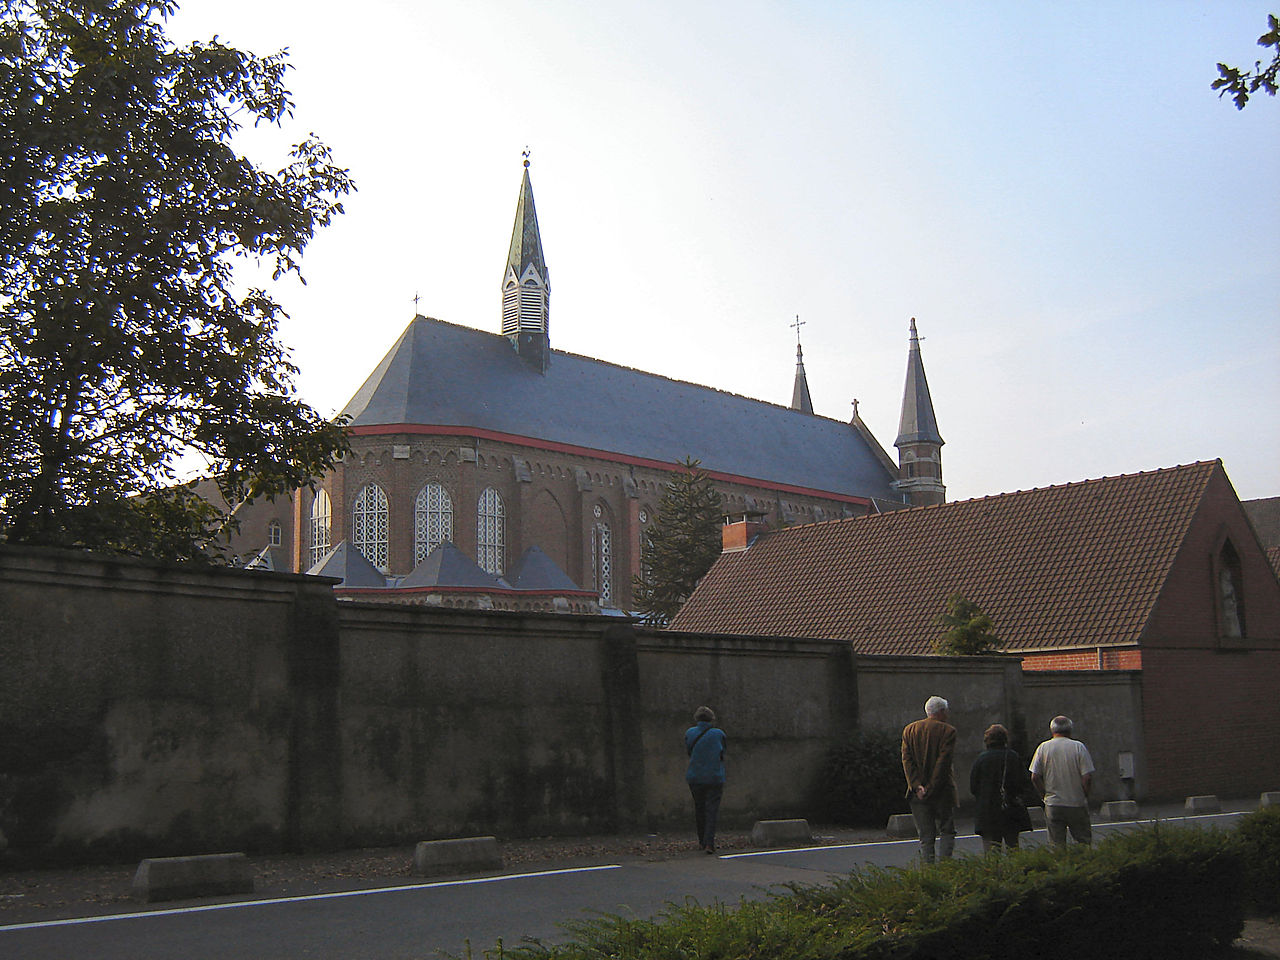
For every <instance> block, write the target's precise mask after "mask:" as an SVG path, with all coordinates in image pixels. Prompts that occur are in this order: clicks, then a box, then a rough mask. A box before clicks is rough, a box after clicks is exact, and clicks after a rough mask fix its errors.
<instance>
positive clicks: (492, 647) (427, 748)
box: [0, 546, 1274, 862]
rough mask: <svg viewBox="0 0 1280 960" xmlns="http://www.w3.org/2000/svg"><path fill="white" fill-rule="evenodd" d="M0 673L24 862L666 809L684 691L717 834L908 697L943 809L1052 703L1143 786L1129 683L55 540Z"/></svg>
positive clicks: (10, 563)
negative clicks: (57, 546)
mask: <svg viewBox="0 0 1280 960" xmlns="http://www.w3.org/2000/svg"><path fill="white" fill-rule="evenodd" d="M0 663H3V664H4V674H3V679H2V680H0V831H2V832H3V834H4V836H5V837H6V838H7V840H8V844H9V853H10V856H12V857H15V858H18V859H20V860H21V859H24V858H25V860H26V861H27V862H51V861H53V860H55V859H57V858H59V857H61V858H63V859H66V860H89V859H109V858H122V859H131V858H136V857H141V856H164V855H179V854H189V853H207V852H210V851H219V850H234V849H245V850H250V851H271V850H320V849H324V848H327V847H335V846H339V845H368V844H382V843H394V842H407V841H409V840H417V839H429V838H435V837H448V836H458V835H465V834H477V833H484V834H496V835H498V836H522V835H523V836H528V835H548V834H573V833H583V832H605V831H612V830H625V829H652V828H655V827H657V826H659V825H669V824H683V823H684V821H685V820H686V819H687V818H688V816H689V801H688V795H687V789H686V787H685V785H684V782H683V770H684V765H685V755H684V750H683V745H682V734H683V732H684V730H685V729H686V728H687V727H688V726H689V725H690V723H691V717H692V713H693V710H694V708H696V707H697V706H699V705H702V704H706V705H709V706H711V707H712V708H713V709H715V710H716V711H717V713H718V715H719V722H720V724H721V725H722V726H723V727H724V729H725V730H726V731H727V734H728V742H729V752H728V767H729V778H730V783H729V788H728V790H727V791H726V794H725V802H724V808H723V809H724V819H725V821H726V823H728V824H739V825H745V824H749V823H751V822H752V821H753V820H755V819H758V818H764V817H804V816H811V815H812V813H811V811H812V810H813V809H814V808H815V804H814V785H815V778H816V776H817V773H818V771H819V769H820V766H821V762H822V757H823V755H824V753H825V752H826V750H827V749H828V748H829V747H830V746H832V745H833V744H836V743H838V742H840V741H841V740H842V739H843V738H845V737H848V736H849V735H850V734H851V733H852V732H853V731H854V730H856V729H857V728H858V727H859V726H861V727H862V728H865V729H869V730H890V731H896V730H899V729H900V728H901V727H902V726H903V725H904V724H905V723H907V722H909V721H911V720H913V719H916V718H917V717H919V716H920V715H921V714H922V707H923V703H924V700H925V699H926V698H927V697H928V696H930V695H932V694H938V695H941V696H944V697H946V698H947V699H949V700H950V701H951V703H952V707H953V717H952V719H953V721H954V722H955V723H956V725H957V726H958V727H959V729H960V741H959V750H958V755H957V761H956V771H957V779H958V781H959V783H960V787H961V790H960V794H961V798H962V800H967V799H968V792H967V789H965V788H966V787H967V774H968V769H969V766H970V764H971V763H972V760H973V758H974V757H975V756H976V755H977V753H978V752H979V751H980V750H981V748H982V731H983V730H984V729H985V728H986V726H987V725H988V724H990V723H993V722H997V721H999V722H1003V723H1005V724H1006V725H1007V726H1009V727H1010V729H1011V730H1012V731H1013V732H1014V738H1015V743H1018V744H1020V745H1022V747H1023V749H1024V750H1029V749H1030V748H1031V747H1034V745H1035V743H1037V742H1038V741H1039V739H1041V738H1042V735H1043V734H1042V731H1043V728H1044V727H1045V725H1046V724H1047V721H1048V718H1049V717H1051V716H1053V715H1054V714H1055V713H1059V712H1062V713H1066V714H1068V715H1069V716H1072V717H1073V719H1075V720H1076V722H1077V725H1078V727H1077V729H1078V732H1079V733H1080V735H1081V737H1082V739H1084V740H1085V741H1086V742H1087V743H1088V744H1089V746H1090V748H1091V750H1093V752H1094V757H1095V759H1096V761H1097V762H1098V766H1099V769H1100V771H1103V773H1101V774H1100V776H1099V790H1098V791H1097V792H1095V798H1096V799H1110V798H1114V797H1121V796H1127V795H1128V794H1127V792H1126V790H1127V786H1126V785H1125V784H1121V783H1120V782H1119V779H1118V777H1117V776H1113V775H1112V774H1113V773H1114V771H1115V765H1116V755H1117V753H1118V752H1119V751H1121V750H1132V751H1133V752H1134V753H1135V754H1136V755H1137V756H1138V757H1139V777H1138V780H1137V782H1136V787H1137V789H1138V797H1139V798H1141V796H1142V789H1143V785H1144V781H1143V777H1144V776H1145V774H1144V773H1143V772H1142V770H1143V768H1142V767H1141V757H1142V754H1143V751H1144V749H1145V746H1144V744H1143V743H1142V742H1141V740H1140V737H1141V730H1142V721H1141V709H1142V704H1141V696H1140V693H1141V690H1140V682H1141V679H1140V675H1139V674H1137V673H1111V674H1096V673H1076V674H1053V673H1048V672H1042V673H1036V674H1034V675H1033V674H1026V675H1024V674H1022V672H1021V671H1020V669H1019V665H1018V661H1017V660H1015V659H1012V658H1002V657H970V658H938V657H858V656H854V655H853V654H852V653H851V652H850V649H849V647H848V646H847V645H846V644H844V643H841V642H837V641H827V640H804V639H789V638H770V637H740V636H707V635H697V634H678V633H667V632H662V631H655V630H649V629H643V628H638V627H636V626H634V625H632V624H631V623H629V622H628V621H624V620H619V619H618V618H612V617H602V616H595V617H591V616H584V617H560V616H554V615H544V614H531V613H517V612H495V611H479V610H450V609H440V608H436V607H430V606H415V605H394V604H383V603H377V604H375V603H359V602H351V601H337V600H335V599H334V597H333V594H332V589H331V581H327V580H323V579H319V578H313V577H302V576H297V575H293V574H281V573H268V572H263V571H244V570H237V569H226V568H217V569H201V568H194V567H171V566H164V565H160V564H151V563H144V562H140V561H128V560H118V559H104V558H101V557H94V556H90V555H87V554H81V553H72V552H61V551H52V550H29V549H21V550H20V549H17V548H12V547H6V546H0ZM1107 771H1110V772H1107ZM1187 776H1193V771H1192V772H1188V773H1187ZM1223 783H1225V781H1223V782H1221V783H1220V782H1219V781H1214V782H1207V781H1205V782H1197V784H1196V789H1195V791H1194V792H1203V793H1211V792H1224V793H1225V792H1226V791H1225V790H1224V789H1223V785H1222V784H1223ZM1273 786H1274V785H1273Z"/></svg>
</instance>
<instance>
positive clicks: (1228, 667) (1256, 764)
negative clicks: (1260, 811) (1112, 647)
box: [1142, 649, 1280, 798]
mask: <svg viewBox="0 0 1280 960" xmlns="http://www.w3.org/2000/svg"><path fill="white" fill-rule="evenodd" d="M1142 674H1143V676H1142V680H1143V682H1142V690H1143V702H1142V714H1143V726H1144V728H1145V730H1146V746H1147V778H1148V790H1149V794H1150V796H1152V797H1170V798H1181V797H1186V796H1194V795H1196V794H1201V793H1215V794H1219V795H1226V796H1237V797H1247V796H1253V797H1256V796H1257V795H1258V794H1259V793H1261V792H1263V791H1266V790H1280V750H1277V749H1276V731H1277V730H1280V697H1278V696H1277V692H1278V691H1280V650H1276V649H1269V650H1250V651H1219V650H1186V649H1182V650H1146V651H1144V652H1143V668H1142ZM1223 784H1229V785H1230V786H1229V787H1224V786H1223Z"/></svg>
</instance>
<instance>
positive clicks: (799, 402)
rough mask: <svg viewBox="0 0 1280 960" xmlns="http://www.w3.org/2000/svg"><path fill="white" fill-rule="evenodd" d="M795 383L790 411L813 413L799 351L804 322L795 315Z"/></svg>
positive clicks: (802, 356) (802, 360)
mask: <svg viewBox="0 0 1280 960" xmlns="http://www.w3.org/2000/svg"><path fill="white" fill-rule="evenodd" d="M792 326H793V327H795V328H796V383H795V386H794V387H792V388H791V409H792V410H799V411H800V412H801V413H813V400H812V399H811V398H810V397H809V381H808V379H807V378H806V377H805V375H804V351H803V350H801V349H800V328H801V327H802V326H804V321H803V320H801V319H800V316H799V314H797V315H796V322H795V323H793V324H792Z"/></svg>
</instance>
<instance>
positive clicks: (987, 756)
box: [969, 723, 1031, 853]
mask: <svg viewBox="0 0 1280 960" xmlns="http://www.w3.org/2000/svg"><path fill="white" fill-rule="evenodd" d="M982 742H983V743H985V744H986V745H987V749H986V750H984V751H982V753H980V754H978V759H977V760H975V761H973V769H971V770H970V771H969V792H970V793H972V794H973V797H974V800H975V801H977V802H976V803H975V805H974V813H973V819H974V833H976V834H977V835H978V836H980V837H981V838H982V849H983V852H986V853H989V852H990V851H991V850H992V848H993V847H998V846H1000V844H1002V843H1003V844H1004V845H1005V846H1006V847H1017V846H1018V834H1019V833H1021V832H1022V831H1023V830H1030V829H1031V816H1030V815H1029V814H1028V813H1027V807H1026V804H1025V803H1024V802H1023V799H1022V798H1023V797H1024V796H1026V793H1027V790H1026V787H1027V765H1026V764H1025V763H1024V762H1023V761H1022V758H1021V757H1019V756H1018V754H1017V753H1016V752H1014V751H1013V750H1010V749H1009V731H1008V730H1006V729H1005V728H1004V727H1003V726H1001V725H1000V724H998V723H993V724H992V725H991V726H989V727H987V731H986V733H984V734H983V735H982ZM1002 785H1003V787H1004V790H1003V791H1002V790H1001V789H1000V788H1001V786H1002Z"/></svg>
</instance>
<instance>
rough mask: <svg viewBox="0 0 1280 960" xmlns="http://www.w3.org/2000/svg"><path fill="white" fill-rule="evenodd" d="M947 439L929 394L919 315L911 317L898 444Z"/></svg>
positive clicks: (940, 443)
mask: <svg viewBox="0 0 1280 960" xmlns="http://www.w3.org/2000/svg"><path fill="white" fill-rule="evenodd" d="M944 442H945V441H944V440H943V439H942V435H941V434H940V433H939V432H938V420H937V418H936V417H935V416H934V414H933V400H932V398H931V397H930V396H929V381H928V380H927V379H926V378H925V375H924V360H923V359H922V358H921V356H920V337H919V335H918V334H917V333H916V318H915V317H912V318H911V347H910V350H909V351H908V353H907V382H906V385H905V386H904V387H903V391H902V417H901V418H900V419H899V420H898V439H897V440H895V441H894V442H893V445H894V446H895V447H900V446H902V445H903V444H904V443H936V444H937V445H938V446H942V444H943V443H944Z"/></svg>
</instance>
